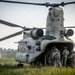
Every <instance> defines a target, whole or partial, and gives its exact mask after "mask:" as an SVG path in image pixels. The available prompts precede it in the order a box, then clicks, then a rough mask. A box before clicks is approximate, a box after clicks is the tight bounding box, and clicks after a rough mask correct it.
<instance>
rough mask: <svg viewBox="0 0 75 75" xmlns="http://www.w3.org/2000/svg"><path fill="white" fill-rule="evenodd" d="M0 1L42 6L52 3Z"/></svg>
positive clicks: (2, 0)
mask: <svg viewBox="0 0 75 75" xmlns="http://www.w3.org/2000/svg"><path fill="white" fill-rule="evenodd" d="M0 2H6V3H17V4H30V5H40V6H47V7H48V6H49V5H50V3H29V2H17V1H5V0H0Z"/></svg>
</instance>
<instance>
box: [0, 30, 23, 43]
mask: <svg viewBox="0 0 75 75" xmlns="http://www.w3.org/2000/svg"><path fill="white" fill-rule="evenodd" d="M20 34H22V31H19V32H16V33H14V34H11V35H9V36H6V37H3V38H1V39H0V42H1V41H3V40H6V39H9V38H12V37H15V36H17V35H20Z"/></svg>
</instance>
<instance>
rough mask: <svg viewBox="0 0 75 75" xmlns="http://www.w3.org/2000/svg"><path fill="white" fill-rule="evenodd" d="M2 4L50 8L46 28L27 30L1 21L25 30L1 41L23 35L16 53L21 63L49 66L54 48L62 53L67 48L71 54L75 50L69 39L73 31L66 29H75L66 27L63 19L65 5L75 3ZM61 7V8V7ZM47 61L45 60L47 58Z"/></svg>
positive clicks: (7, 23)
mask: <svg viewBox="0 0 75 75" xmlns="http://www.w3.org/2000/svg"><path fill="white" fill-rule="evenodd" d="M0 2H5V3H16V4H30V5H39V6H46V7H50V8H49V13H48V15H47V21H46V28H26V27H22V26H19V25H16V24H13V23H10V22H7V21H4V20H1V19H0V23H1V24H4V25H7V26H10V27H20V28H22V29H23V30H22V31H19V32H16V33H14V34H11V35H9V36H6V37H4V38H1V39H0V42H1V41H3V40H6V39H9V38H12V37H14V36H17V35H20V34H22V33H23V39H22V40H20V41H18V43H19V45H18V52H17V53H16V57H15V59H16V61H18V62H20V64H19V66H21V65H22V64H21V63H29V64H32V63H33V64H35V65H36V64H38V63H39V64H40V63H41V64H42V65H44V64H45V62H46V65H49V63H48V61H49V60H51V59H48V58H49V57H50V56H51V55H52V54H51V53H52V47H53V46H56V47H57V48H58V49H59V50H60V52H61V53H62V51H63V46H66V47H67V48H68V50H69V52H70V54H71V51H72V50H73V48H74V42H73V41H72V40H71V39H70V38H69V36H72V35H73V33H74V32H73V30H72V29H68V30H66V28H75V27H74V26H71V27H64V23H63V22H64V18H63V9H62V7H64V6H65V5H69V4H74V3H75V1H73V2H67V3H64V2H61V3H59V4H50V3H28V2H17V1H5V0H0ZM60 6H61V7H60ZM43 29H46V33H45V35H44V34H43V33H44V32H43ZM46 55H47V56H48V57H46V58H47V59H46V60H45V58H44V57H45V56H46Z"/></svg>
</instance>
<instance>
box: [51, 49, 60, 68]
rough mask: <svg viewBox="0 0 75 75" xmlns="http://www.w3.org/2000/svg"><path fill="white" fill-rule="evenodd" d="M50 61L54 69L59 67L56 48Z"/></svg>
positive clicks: (58, 54)
mask: <svg viewBox="0 0 75 75" xmlns="http://www.w3.org/2000/svg"><path fill="white" fill-rule="evenodd" d="M52 61H53V65H54V66H55V67H61V62H60V51H59V50H58V49H57V48H54V52H53V53H52Z"/></svg>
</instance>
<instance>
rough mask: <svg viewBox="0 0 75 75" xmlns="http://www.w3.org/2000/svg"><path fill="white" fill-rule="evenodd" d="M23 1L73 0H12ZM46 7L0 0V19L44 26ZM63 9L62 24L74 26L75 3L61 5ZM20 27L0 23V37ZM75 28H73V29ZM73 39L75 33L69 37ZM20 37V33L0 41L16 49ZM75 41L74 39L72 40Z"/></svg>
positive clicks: (2, 45)
mask: <svg viewBox="0 0 75 75" xmlns="http://www.w3.org/2000/svg"><path fill="white" fill-rule="evenodd" d="M14 1H23V2H34V3H37V2H38V3H45V2H50V3H60V2H62V1H64V2H68V1H73V0H14ZM48 9H49V8H46V7H44V6H34V5H22V4H9V3H2V2H0V19H2V20H5V21H8V22H12V23H15V24H18V25H21V26H26V27H31V28H32V27H46V17H47V14H48ZM63 10H64V19H65V21H64V26H75V4H72V5H67V6H65V7H63ZM20 30H22V29H20V28H12V27H8V26H5V25H3V24H0V38H2V37H4V36H7V35H10V34H12V33H15V32H17V31H20ZM73 30H75V29H73ZM71 38H72V39H73V40H74V39H75V34H74V35H73V36H72V37H71ZM21 39H22V35H20V36H17V37H14V38H11V39H8V40H4V41H2V42H0V47H2V48H14V49H17V45H18V44H15V43H14V42H17V41H19V40H21ZM74 42H75V40H74Z"/></svg>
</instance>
